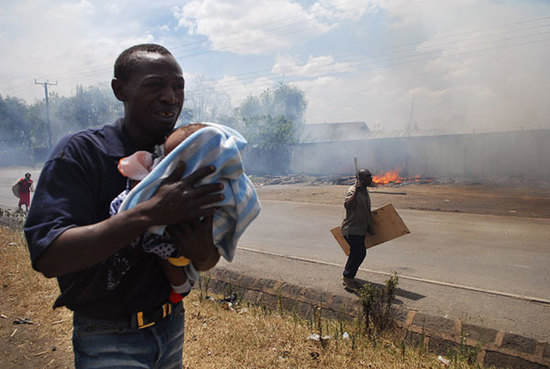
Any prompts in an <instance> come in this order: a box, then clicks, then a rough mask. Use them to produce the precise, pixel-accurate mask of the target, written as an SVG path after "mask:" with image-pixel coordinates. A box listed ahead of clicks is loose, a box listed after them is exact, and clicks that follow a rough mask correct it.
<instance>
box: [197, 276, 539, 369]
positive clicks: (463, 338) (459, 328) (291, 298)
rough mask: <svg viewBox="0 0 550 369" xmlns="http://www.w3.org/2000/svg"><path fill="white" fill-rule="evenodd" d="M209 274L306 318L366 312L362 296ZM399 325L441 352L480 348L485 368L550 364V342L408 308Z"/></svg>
mask: <svg viewBox="0 0 550 369" xmlns="http://www.w3.org/2000/svg"><path fill="white" fill-rule="evenodd" d="M207 275H209V277H210V281H209V282H208V289H209V290H212V291H214V292H216V293H220V294H224V293H225V292H226V291H227V290H228V289H230V290H231V291H235V292H237V293H238V294H239V296H241V297H242V298H243V300H245V301H249V302H251V303H253V304H256V305H264V306H268V307H271V308H282V309H284V310H287V311H295V312H296V313H297V314H299V315H301V316H303V317H311V316H313V314H314V313H315V311H317V310H318V309H319V307H320V308H321V316H323V317H325V318H329V319H337V318H342V317H345V318H348V319H353V318H354V317H357V316H359V314H361V305H360V303H359V300H358V298H357V297H352V296H350V297H346V296H340V295H334V294H331V293H327V292H324V291H320V290H316V289H312V288H305V287H299V286H296V285H292V284H290V283H287V282H283V281H277V280H272V279H265V278H252V277H250V276H247V275H244V274H239V273H235V272H232V271H229V270H227V269H223V268H215V269H213V270H211V271H210V272H208V273H207ZM396 324H397V327H398V328H399V330H400V331H401V333H402V335H403V337H404V338H405V340H406V341H408V342H409V343H411V344H415V345H423V347H425V348H427V349H428V350H429V351H431V352H434V353H436V354H439V355H447V354H448V353H449V351H451V352H458V351H459V350H461V351H464V350H468V351H469V352H471V353H477V354H476V355H475V362H476V363H479V364H482V365H484V366H486V367H490V366H495V367H498V368H514V369H550V343H548V342H542V341H538V340H535V339H532V338H528V337H524V336H520V335H517V334H514V333H510V332H505V331H500V330H495V329H492V328H488V327H482V326H477V325H473V324H468V323H466V322H463V321H461V320H459V319H448V318H444V317H438V316H433V315H428V314H425V313H422V312H418V311H415V310H412V309H406V308H399V309H398V310H397V312H396Z"/></svg>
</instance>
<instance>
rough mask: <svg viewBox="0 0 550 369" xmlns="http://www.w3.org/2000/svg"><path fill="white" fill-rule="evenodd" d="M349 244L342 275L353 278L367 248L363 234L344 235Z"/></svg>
mask: <svg viewBox="0 0 550 369" xmlns="http://www.w3.org/2000/svg"><path fill="white" fill-rule="evenodd" d="M344 238H345V239H346V241H347V242H348V244H349V248H350V250H349V256H348V261H347V262H346V267H345V268H344V277H350V278H355V275H356V274H357V270H358V269H359V267H360V266H361V263H362V262H363V260H365V257H366V256H367V248H366V247H365V236H356V235H349V236H344Z"/></svg>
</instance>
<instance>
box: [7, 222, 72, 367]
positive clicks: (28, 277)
mask: <svg viewBox="0 0 550 369" xmlns="http://www.w3.org/2000/svg"><path fill="white" fill-rule="evenodd" d="M0 280H1V283H2V298H1V299H0V316H1V318H0V347H1V349H0V355H1V357H0V367H2V368H22V369H25V368H29V369H30V368H33V369H35V368H71V367H72V366H73V364H72V361H73V356H72V355H73V354H72V345H71V335H72V324H71V317H72V314H71V313H70V312H69V311H68V310H66V309H57V310H53V309H52V305H53V301H54V300H55V298H56V297H57V294H58V287H57V283H56V281H55V280H54V279H46V278H44V277H43V276H42V275H41V274H39V273H37V272H35V271H34V270H32V268H31V265H30V258H29V254H28V251H27V248H26V242H25V239H24V237H23V234H22V232H21V231H14V230H11V229H9V228H6V227H0ZM17 323H23V324H17ZM27 323H30V324H27Z"/></svg>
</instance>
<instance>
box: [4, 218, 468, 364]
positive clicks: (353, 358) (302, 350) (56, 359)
mask: <svg viewBox="0 0 550 369" xmlns="http://www.w3.org/2000/svg"><path fill="white" fill-rule="evenodd" d="M0 280H1V281H2V295H1V299H0V355H1V357H0V368H18V369H31V368H32V369H36V368H72V367H73V354H72V345H71V335H72V324H71V317H72V314H71V312H70V311H68V310H67V309H57V310H53V309H52V308H51V306H52V304H53V301H54V300H55V298H56V297H57V294H58V287H57V283H56V281H55V280H54V279H46V278H44V277H43V276H42V275H40V274H38V273H36V272H35V271H33V270H32V268H31V266H30V261H29V255H28V252H27V249H26V247H25V240H24V238H23V235H22V233H21V232H20V231H13V230H11V229H9V228H6V227H0ZM203 296H204V294H201V292H200V291H197V290H194V291H192V293H191V294H190V295H189V296H188V297H187V298H186V299H185V304H186V309H187V313H186V314H187V317H186V318H187V323H186V332H185V335H186V342H185V348H184V363H185V368H186V369H209V368H212V369H222V368H231V369H235V368H266V369H269V368H272V369H275V368H277V369H278V368H327V369H331V368H334V369H336V368H338V369H340V368H380V369H388V368H389V369H392V368H443V367H444V366H443V365H442V364H441V363H440V362H438V361H437V357H436V356H434V355H432V354H430V353H427V352H425V350H423V349H422V348H415V347H412V346H409V345H405V344H404V342H402V341H401V340H399V339H395V338H394V337H392V336H391V335H387V336H379V337H377V338H376V339H373V338H372V337H371V338H367V337H365V336H364V326H362V324H361V322H360V321H359V320H358V321H355V322H349V321H339V320H330V321H329V320H324V319H323V320H320V319H312V320H306V319H302V318H300V317H298V316H297V315H296V314H292V313H290V312H284V311H272V310H270V309H268V308H266V307H261V306H253V305H248V304H246V303H244V302H242V301H241V302H239V303H237V304H236V305H235V306H233V307H231V306H229V304H227V303H226V302H221V301H219V300H216V301H212V300H209V299H207V298H203ZM25 319H26V320H27V321H31V322H32V323H33V324H14V322H15V321H24V320H25ZM344 332H347V333H348V334H349V335H350V338H348V339H343V338H342V333H344ZM312 334H319V335H320V336H325V335H329V336H331V337H330V338H328V339H326V340H324V341H319V340H312V339H309V338H308V337H310V336H311V335H312ZM451 367H453V368H461V369H466V368H469V366H468V365H467V364H466V363H464V362H458V363H452V364H451Z"/></svg>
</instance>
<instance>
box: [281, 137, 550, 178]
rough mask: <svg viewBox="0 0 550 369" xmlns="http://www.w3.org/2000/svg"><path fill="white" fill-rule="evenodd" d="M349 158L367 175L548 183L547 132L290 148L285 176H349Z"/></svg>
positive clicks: (549, 143)
mask: <svg viewBox="0 0 550 369" xmlns="http://www.w3.org/2000/svg"><path fill="white" fill-rule="evenodd" d="M353 157H357V158H358V162H359V166H360V167H366V168H368V169H370V170H371V171H372V172H373V173H378V172H382V171H388V170H392V169H396V168H402V169H401V171H400V175H401V176H413V175H421V176H424V177H434V178H438V177H439V178H441V177H465V178H490V177H494V178H514V177H521V178H524V177H527V178H530V179H537V180H550V130H548V129H539V130H529V131H514V132H498V133H477V134H476V133H473V134H460V135H441V136H422V137H391V138H376V139H365V140H356V141H346V142H322V143H307V144H298V145H295V147H294V149H293V154H292V162H291V171H292V172H296V173H307V174H312V175H333V174H336V175H351V174H353V173H354V166H353Z"/></svg>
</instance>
